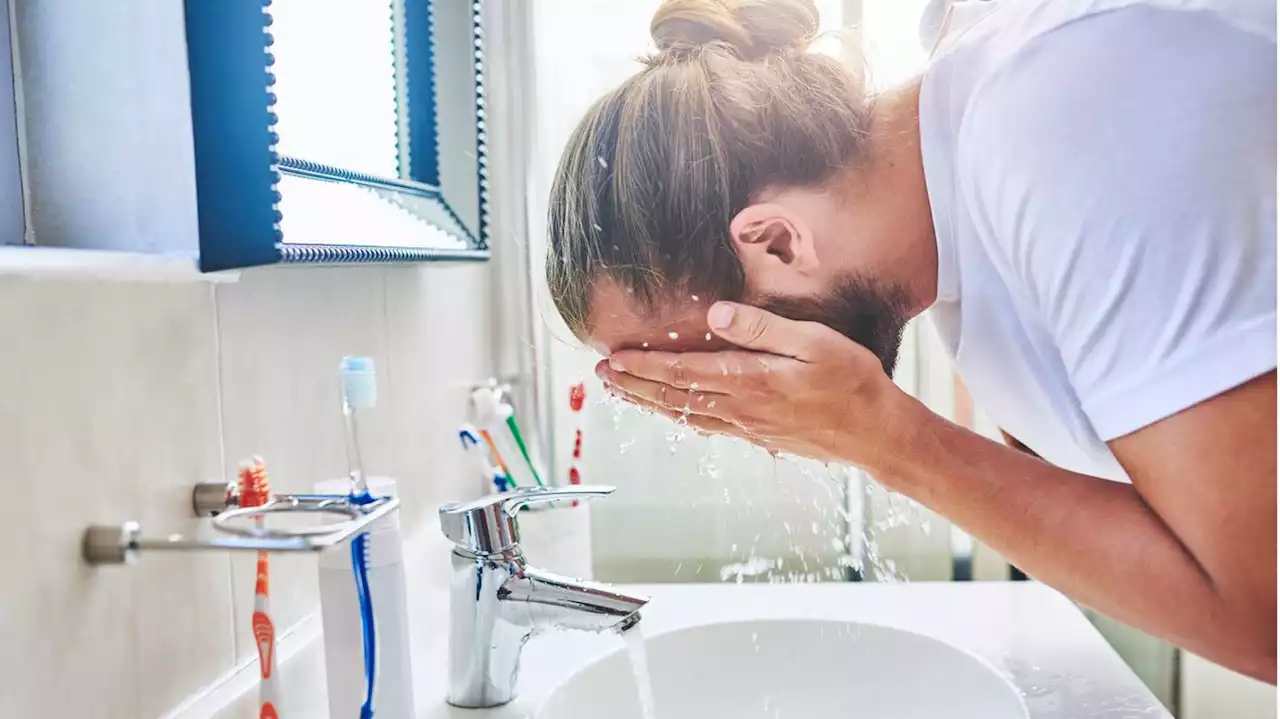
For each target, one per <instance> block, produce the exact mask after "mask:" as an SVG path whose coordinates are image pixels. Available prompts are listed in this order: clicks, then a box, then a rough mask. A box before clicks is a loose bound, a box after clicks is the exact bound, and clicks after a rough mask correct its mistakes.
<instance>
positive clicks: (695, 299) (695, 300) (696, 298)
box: [689, 295, 698, 302]
mask: <svg viewBox="0 0 1280 719" xmlns="http://www.w3.org/2000/svg"><path fill="white" fill-rule="evenodd" d="M689 296H690V297H692V298H693V301H694V302H697V301H698V296H697V295H689Z"/></svg>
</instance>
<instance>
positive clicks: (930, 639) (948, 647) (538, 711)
mask: <svg viewBox="0 0 1280 719" xmlns="http://www.w3.org/2000/svg"><path fill="white" fill-rule="evenodd" d="M763 624H775V625H778V624H830V625H842V624H844V625H853V626H860V627H871V628H872V629H874V630H877V631H884V632H886V633H888V634H905V635H907V636H909V637H911V638H912V640H913V641H921V642H922V643H923V644H926V645H934V646H936V647H940V648H941V649H942V650H943V651H944V652H945V651H949V652H952V653H955V654H959V655H962V656H964V657H965V658H966V659H969V660H970V661H972V662H974V663H976V664H978V665H979V666H981V667H982V668H983V669H985V670H986V671H987V673H988V674H989V675H990V676H991V677H992V678H994V679H995V680H997V681H998V682H999V683H1000V684H1001V685H1003V686H1004V688H1005V689H1007V690H1008V692H1009V694H1010V695H1011V696H1012V697H1013V699H1014V701H1015V702H1016V703H1017V705H1018V708H1019V709H1020V710H1021V711H1022V716H1023V717H1024V718H1030V717H1032V716H1033V715H1032V713H1031V709H1030V707H1029V706H1028V705H1027V700H1026V697H1025V695H1024V693H1023V691H1022V689H1021V688H1020V687H1019V686H1018V685H1017V684H1016V683H1015V682H1014V681H1013V679H1012V678H1011V677H1010V676H1009V675H1008V674H1007V673H1006V672H1003V671H1001V670H1000V669H999V668H998V667H996V666H995V665H994V664H992V663H991V662H990V661H988V660H987V659H986V658H985V657H983V656H981V655H980V654H977V653H976V652H973V651H971V650H970V649H969V648H967V647H964V646H959V645H957V644H954V643H951V642H948V641H946V640H943V639H940V638H938V637H934V636H930V635H929V634H925V633H922V632H919V631H916V630H912V629H906V628H903V627H898V626H894V625H892V624H887V623H883V622H870V621H862V620H858V619H832V618H830V617H823V616H777V615H762V616H759V617H755V618H748V619H741V618H717V619H712V620H709V621H701V622H696V623H689V624H678V625H672V626H660V627H659V628H658V629H657V630H656V631H654V633H652V634H649V633H645V634H644V635H643V636H644V643H645V644H646V645H648V644H650V643H652V642H653V641H655V640H657V639H660V638H662V637H671V636H673V635H678V634H687V633H690V632H700V631H703V630H706V629H709V628H713V627H722V628H723V627H734V626H741V627H744V628H745V627H750V626H752V625H763ZM638 626H640V627H642V628H643V626H644V619H643V618H641V621H640V623H639V625H638ZM618 637H619V639H621V634H619V635H618ZM626 653H627V647H626V645H625V644H622V645H620V646H618V647H616V648H615V649H614V650H613V651H610V652H607V653H605V654H600V655H597V656H594V657H592V658H591V659H590V660H588V661H585V662H582V663H580V664H578V665H577V666H575V667H573V668H572V669H570V670H569V671H568V672H567V673H565V674H564V675H563V676H561V677H560V678H559V680H558V681H556V682H555V683H554V684H552V685H550V686H547V687H545V689H544V691H543V693H542V696H541V697H540V698H539V700H538V702H537V705H536V706H535V707H533V709H532V711H531V712H530V714H529V719H542V714H543V712H545V711H546V710H547V709H548V706H549V705H550V704H551V703H552V702H553V701H555V700H556V698H557V696H558V695H559V694H560V692H561V691H563V690H564V689H565V688H566V687H567V686H568V685H569V684H570V683H572V682H573V681H574V680H575V679H578V678H579V677H580V676H581V675H582V674H584V673H586V672H588V671H591V670H592V669H594V668H596V667H598V666H599V665H600V664H602V663H604V662H606V661H612V660H615V659H618V658H622V660H623V661H627V659H626V657H625V655H626Z"/></svg>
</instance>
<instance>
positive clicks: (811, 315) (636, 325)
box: [589, 277, 910, 376]
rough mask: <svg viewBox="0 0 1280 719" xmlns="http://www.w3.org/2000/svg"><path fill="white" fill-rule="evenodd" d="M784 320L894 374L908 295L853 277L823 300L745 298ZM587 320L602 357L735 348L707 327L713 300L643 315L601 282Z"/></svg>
mask: <svg viewBox="0 0 1280 719" xmlns="http://www.w3.org/2000/svg"><path fill="white" fill-rule="evenodd" d="M744 302H745V303H746V304H750V305H755V306H757V307H760V308H762V309H765V310H768V311H770V312H772V313H774V314H776V315H778V316H780V317H785V318H787V319H791V320H797V321H801V322H817V323H819V324H822V325H826V326H827V327H830V328H831V329H833V330H835V331H837V332H839V333H840V334H842V335H844V336H845V337H848V338H849V339H851V340H853V341H854V342H857V343H858V344H860V345H862V346H863V347H866V348H867V349H868V350H871V351H872V352H873V353H874V354H875V355H876V356H877V357H878V358H880V362H881V364H882V365H883V366H884V369H885V373H886V374H888V375H890V376H892V374H893V368H894V366H895V365H896V364H897V360H898V349H899V346H900V345H901V343H902V330H903V328H904V327H905V326H906V323H907V320H909V319H910V312H909V309H908V301H907V298H906V294H905V292H903V291H902V290H900V289H898V288H895V287H882V286H877V285H876V284H874V283H872V282H870V281H868V280H865V279H862V278H855V277H847V278H844V279H841V280H839V281H837V282H836V283H835V284H834V286H833V287H832V288H831V290H830V291H829V292H827V293H826V294H825V295H823V296H812V295H807V296H797V297H779V296H757V297H750V296H749V297H746V298H744ZM591 304H592V311H591V318H590V322H589V332H590V335H591V336H590V338H589V339H590V344H591V346H592V347H594V348H595V349H596V350H597V351H599V352H600V353H601V354H605V355H608V354H611V353H613V352H617V351H619V350H624V349H632V350H634V349H651V350H661V351H666V352H713V351H716V350H723V349H729V348H730V347H731V346H730V345H729V344H728V343H726V342H724V341H723V340H721V339H720V338H718V337H716V336H715V335H713V334H712V333H711V330H710V328H709V327H708V326H707V319H706V314H707V309H708V308H709V307H710V306H711V302H710V300H709V298H701V297H698V296H697V295H689V296H688V297H683V298H672V300H671V301H669V302H668V303H666V304H664V305H663V306H662V307H659V308H657V309H656V311H654V312H651V313H641V312H640V311H639V310H640V308H639V307H638V306H637V303H636V302H635V301H634V299H633V298H632V297H631V295H630V294H628V293H627V292H626V290H625V289H624V288H622V287H621V286H620V285H618V284H616V283H614V282H611V281H604V282H600V283H598V284H597V287H596V290H595V294H594V296H593V298H592V303H591Z"/></svg>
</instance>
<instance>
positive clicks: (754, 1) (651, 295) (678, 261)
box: [546, 0, 867, 337]
mask: <svg viewBox="0 0 1280 719" xmlns="http://www.w3.org/2000/svg"><path fill="white" fill-rule="evenodd" d="M650 33H651V34H652V36H653V40H654V43H655V44H656V46H657V52H656V53H655V54H653V55H651V56H649V57H648V58H645V60H644V68H643V69H641V70H640V72H638V73H637V74H635V75H634V76H632V77H631V78H629V79H628V80H627V81H625V82H624V83H623V84H622V85H621V86H620V87H618V88H617V89H615V90H614V91H612V92H610V93H608V94H607V95H605V96H604V97H603V98H601V99H600V100H599V101H598V102H596V104H595V105H594V106H593V107H592V108H591V109H590V110H589V111H588V112H587V115H586V117H584V118H583V120H582V121H581V123H580V124H579V125H578V127H577V129H576V130H575V131H574V132H573V135H572V136H571V137H570V139H569V142H568V145H567V146H566V147H565V150H564V154H563V156H562V157H561V160H560V165H559V168H558V169H557V171H556V176H555V180H554V182H553V185H552V190H551V198H550V203H549V206H550V212H549V218H548V234H549V238H548V254H547V264H546V276H547V283H548V287H549V289H550V291H551V295H552V299H553V301H554V302H555V304H556V308H557V309H558V310H559V312H560V314H561V316H562V317H563V318H564V320H565V322H566V323H567V324H568V326H569V328H570V329H571V330H572V331H573V332H574V334H576V335H578V336H579V337H583V336H584V335H585V334H586V333H587V332H588V329H589V328H588V327H587V324H588V320H589V317H590V300H591V296H592V292H593V288H594V287H595V286H596V283H597V282H598V281H600V280H602V279H609V280H612V281H614V282H617V283H618V284H620V285H621V286H622V287H623V288H625V289H626V290H627V291H629V292H631V293H632V294H633V295H634V297H635V298H636V300H637V301H638V302H639V305H638V308H639V309H641V310H642V311H651V310H653V309H655V308H656V306H657V305H658V304H659V303H660V302H662V301H663V300H664V299H674V297H675V295H673V294H672V292H673V291H674V290H680V291H681V292H683V293H685V294H701V295H703V296H705V298H706V299H708V300H716V299H727V300H736V299H741V296H742V293H743V291H744V285H745V278H744V275H743V270H742V265H741V262H740V261H739V259H738V256H737V253H736V252H735V251H734V249H733V244H732V242H731V241H730V237H729V223H730V221H732V219H733V217H734V216H735V215H736V214H737V213H738V212H739V211H741V210H742V209H743V208H744V207H746V206H747V205H748V204H750V202H751V200H752V198H753V197H754V196H755V195H756V194H757V193H759V192H760V191H761V190H763V189H765V188H767V187H812V186H820V185H822V184H823V183H825V182H827V181H828V180H829V179H831V178H832V176H833V175H835V174H836V173H838V172H839V171H840V170H842V169H843V168H846V167H848V166H850V165H851V164H853V163H854V162H855V161H856V160H857V159H858V157H859V156H860V153H861V152H862V150H863V139H864V138H865V136H866V126H867V101H866V97H865V95H864V94H863V90H862V84H861V82H860V78H859V77H857V76H856V75H854V74H853V73H851V72H849V71H848V70H847V69H846V68H845V67H844V66H843V65H841V64H840V63H839V61H837V60H835V59H834V58H831V57H827V56H824V55H818V54H813V53H810V52H808V47H809V45H810V44H811V43H812V42H813V40H814V39H815V37H816V36H817V33H818V10H817V8H816V7H815V6H814V4H813V1H812V0H666V1H665V2H663V3H662V5H661V6H660V7H659V8H658V10H657V12H656V13H655V15H654V17H653V21H652V23H651V24H650Z"/></svg>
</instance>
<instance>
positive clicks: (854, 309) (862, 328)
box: [756, 277, 911, 377]
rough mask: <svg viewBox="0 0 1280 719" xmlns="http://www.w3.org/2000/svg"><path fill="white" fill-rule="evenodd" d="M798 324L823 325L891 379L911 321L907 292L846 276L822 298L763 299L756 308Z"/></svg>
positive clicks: (771, 297)
mask: <svg viewBox="0 0 1280 719" xmlns="http://www.w3.org/2000/svg"><path fill="white" fill-rule="evenodd" d="M756 306H757V307H759V308H760V309H762V310H766V311H769V312H772V313H773V314H775V315H778V316H779V317H785V318H787V319H789V320H794V321H797V322H817V323H818V324H821V325H826V326H827V327H830V328H831V329H833V330H835V331H836V332H839V333H840V334H842V335H844V336H845V337H848V338H849V339H851V340H853V341H854V342H856V343H858V344H860V345H862V346H863V347H865V348H867V349H868V350H870V351H871V352H872V353H873V354H874V355H875V356H876V358H877V359H879V360H880V364H881V366H883V367H884V372H885V374H886V375H888V376H890V377H892V376H893V370H894V368H895V367H896V366H897V364H898V350H899V349H900V348H901V346H902V332H903V329H904V328H906V326H907V322H908V321H909V320H910V319H911V313H910V310H909V301H908V299H907V293H906V291H905V290H903V289H902V288H900V287H896V286H877V285H876V284H874V283H872V282H870V281H868V280H867V279H865V278H863V277H848V278H845V279H843V280H841V281H839V283H838V284H837V285H836V287H835V288H834V289H833V290H832V291H831V293H830V294H828V295H826V296H825V297H813V296H808V297H782V296H776V295H773V296H766V297H765V298H764V299H763V300H762V301H761V302H759V303H758V304H757V305H756Z"/></svg>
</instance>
